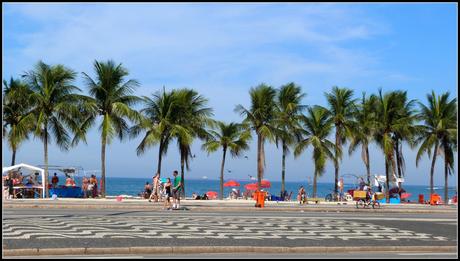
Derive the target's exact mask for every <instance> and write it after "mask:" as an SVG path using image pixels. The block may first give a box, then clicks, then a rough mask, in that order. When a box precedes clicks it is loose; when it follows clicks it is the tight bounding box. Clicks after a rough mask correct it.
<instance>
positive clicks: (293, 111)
mask: <svg viewBox="0 0 460 261" xmlns="http://www.w3.org/2000/svg"><path fill="white" fill-rule="evenodd" d="M304 97H305V94H304V93H302V88H301V87H300V86H298V85H296V84H295V83H288V84H286V85H283V86H281V87H280V89H279V90H278V95H277V97H276V117H275V119H274V125H275V128H276V133H275V136H276V144H277V145H278V142H281V147H282V153H283V155H282V162H281V165H282V169H281V192H282V193H284V191H285V175H286V155H287V154H288V153H289V146H293V145H294V144H295V143H296V139H297V138H298V136H299V132H300V125H299V123H300V116H301V114H302V112H303V111H304V110H305V108H306V106H305V105H302V104H301V102H302V99H303V98H304Z"/></svg>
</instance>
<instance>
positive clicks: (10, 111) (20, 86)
mask: <svg viewBox="0 0 460 261" xmlns="http://www.w3.org/2000/svg"><path fill="white" fill-rule="evenodd" d="M3 85H4V87H5V88H4V90H3V138H6V140H7V141H8V145H9V146H10V148H11V150H12V152H13V155H12V159H11V166H13V165H14V164H15V161H16V152H17V150H18V148H19V146H20V144H21V143H22V142H23V141H24V140H26V139H28V138H29V133H30V132H32V128H33V122H34V120H35V119H34V115H33V113H31V112H32V107H33V101H32V100H31V97H30V96H31V94H32V90H31V89H30V88H29V86H28V85H27V84H25V83H24V82H21V81H20V80H18V79H16V80H15V79H13V78H11V79H10V82H9V83H8V82H7V81H5V80H3Z"/></svg>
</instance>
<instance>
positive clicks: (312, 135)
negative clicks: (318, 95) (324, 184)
mask: <svg viewBox="0 0 460 261" xmlns="http://www.w3.org/2000/svg"><path fill="white" fill-rule="evenodd" d="M302 122H303V131H302V134H303V138H302V140H301V141H300V142H299V143H298V144H297V146H296V147H295V150H294V156H295V157H298V156H299V155H300V154H301V153H302V152H303V151H304V150H305V149H306V148H308V147H309V146H313V157H312V158H313V161H314V164H315V174H314V178H313V197H316V184H317V179H318V177H320V176H321V175H322V174H323V172H324V168H325V166H326V161H327V159H331V160H334V154H333V152H332V151H333V150H336V146H335V145H334V143H332V142H331V141H329V140H328V139H327V137H328V136H329V134H330V133H331V131H332V127H333V125H334V122H333V119H332V118H331V117H330V115H329V112H328V110H327V109H325V108H323V107H321V106H314V107H313V108H308V115H307V116H302Z"/></svg>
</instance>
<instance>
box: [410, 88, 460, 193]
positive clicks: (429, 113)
mask: <svg viewBox="0 0 460 261" xmlns="http://www.w3.org/2000/svg"><path fill="white" fill-rule="evenodd" d="M449 95H450V94H449V92H447V93H443V94H442V95H439V96H437V95H436V94H435V93H434V91H433V92H432V93H431V94H428V95H427V100H428V105H424V104H422V103H420V102H419V106H420V113H419V117H420V119H421V120H422V121H423V122H424V126H423V130H422V131H421V132H420V133H419V134H420V135H419V137H418V138H417V143H418V144H420V143H421V145H420V148H419V150H418V153H417V158H416V164H417V165H418V162H419V160H420V158H421V156H422V155H423V154H424V153H426V154H428V156H430V157H431V151H433V159H432V164H431V172H430V189H431V193H434V189H433V186H434V184H433V176H434V166H435V164H436V157H437V155H438V154H442V155H443V156H444V174H445V177H444V178H445V190H444V193H445V194H444V200H445V201H446V202H447V201H448V194H447V193H448V189H447V188H448V186H447V185H448V182H447V179H448V173H450V172H451V171H452V170H453V168H454V151H455V150H457V99H456V98H454V99H452V100H449Z"/></svg>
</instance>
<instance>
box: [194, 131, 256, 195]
mask: <svg viewBox="0 0 460 261" xmlns="http://www.w3.org/2000/svg"><path fill="white" fill-rule="evenodd" d="M216 125H217V126H216V128H215V130H210V131H209V138H208V140H207V141H206V142H205V143H204V144H203V146H202V148H203V150H206V151H207V152H208V153H210V152H215V151H217V150H218V149H219V148H222V150H223V155H222V163H221V168H220V195H219V197H220V199H223V195H224V167H225V157H226V155H227V150H230V153H231V155H232V156H233V157H238V156H240V155H241V152H242V151H245V150H248V149H249V144H248V142H249V140H250V139H251V132H250V130H248V129H247V127H244V125H242V124H239V123H235V122H231V123H229V124H225V123H224V122H217V124H216Z"/></svg>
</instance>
